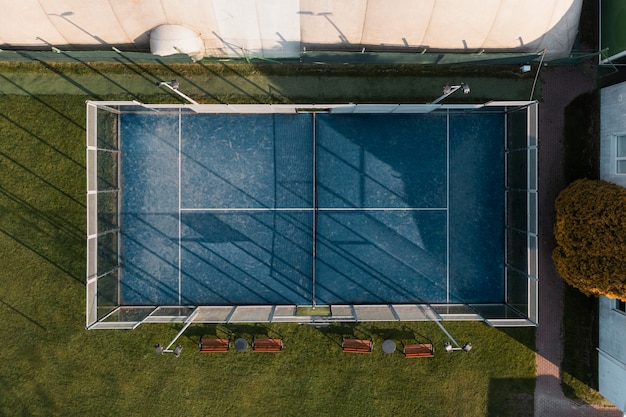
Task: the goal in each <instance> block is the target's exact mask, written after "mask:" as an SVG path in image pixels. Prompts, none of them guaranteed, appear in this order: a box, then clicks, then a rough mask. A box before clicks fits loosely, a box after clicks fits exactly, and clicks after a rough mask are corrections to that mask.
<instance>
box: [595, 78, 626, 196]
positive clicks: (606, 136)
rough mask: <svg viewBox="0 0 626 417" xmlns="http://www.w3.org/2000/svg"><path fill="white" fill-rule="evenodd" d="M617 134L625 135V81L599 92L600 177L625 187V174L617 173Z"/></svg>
mask: <svg viewBox="0 0 626 417" xmlns="http://www.w3.org/2000/svg"><path fill="white" fill-rule="evenodd" d="M618 135H626V83H620V84H616V85H613V86H611V87H606V88H603V89H602V91H601V93H600V178H602V179H603V180H606V181H609V182H613V183H615V184H619V185H621V186H623V187H626V175H624V174H617V165H616V159H615V158H616V155H617V139H616V138H617V136H618Z"/></svg>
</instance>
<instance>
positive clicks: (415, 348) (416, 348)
mask: <svg viewBox="0 0 626 417" xmlns="http://www.w3.org/2000/svg"><path fill="white" fill-rule="evenodd" d="M402 351H403V353H404V357H405V358H432V357H433V356H435V351H434V349H433V345H432V343H418V344H415V345H405V346H404V349H403V350H402Z"/></svg>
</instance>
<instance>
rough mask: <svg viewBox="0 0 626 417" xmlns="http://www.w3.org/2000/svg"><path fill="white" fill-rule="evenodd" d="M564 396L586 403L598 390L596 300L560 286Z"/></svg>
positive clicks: (568, 287)
mask: <svg viewBox="0 0 626 417" xmlns="http://www.w3.org/2000/svg"><path fill="white" fill-rule="evenodd" d="M563 297H564V298H563V310H564V311H563V333H564V337H563V360H562V363H561V369H562V372H563V381H562V388H563V393H564V394H565V395H566V396H567V397H570V398H580V399H582V400H585V401H590V400H592V399H593V397H594V396H595V395H594V392H593V391H597V390H598V355H597V353H596V346H598V300H597V299H596V298H593V297H587V296H585V295H584V294H583V293H581V292H580V291H578V290H577V289H575V288H572V287H571V286H569V285H567V284H565V285H564V286H563Z"/></svg>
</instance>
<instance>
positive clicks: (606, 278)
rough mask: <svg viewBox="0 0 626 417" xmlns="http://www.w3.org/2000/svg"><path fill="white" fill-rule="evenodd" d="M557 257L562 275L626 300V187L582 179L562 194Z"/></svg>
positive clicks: (589, 291) (596, 292)
mask: <svg viewBox="0 0 626 417" xmlns="http://www.w3.org/2000/svg"><path fill="white" fill-rule="evenodd" d="M554 235H555V238H556V242H557V246H556V248H555V249H554V251H553V252H552V259H553V261H554V264H555V266H556V269H557V271H558V273H559V275H560V276H561V277H562V278H563V280H565V282H567V283H568V284H570V285H571V286H573V287H575V288H577V289H578V290H580V291H581V292H582V293H584V294H586V295H596V296H597V295H605V296H607V297H611V298H619V299H621V300H624V301H626V189H625V188H623V187H620V186H618V185H615V184H611V183H608V182H606V181H594V180H588V179H581V180H577V181H575V182H573V183H572V184H570V185H569V186H568V187H567V188H565V189H564V190H563V191H562V192H561V194H559V196H558V198H557V199H556V223H555V226H554Z"/></svg>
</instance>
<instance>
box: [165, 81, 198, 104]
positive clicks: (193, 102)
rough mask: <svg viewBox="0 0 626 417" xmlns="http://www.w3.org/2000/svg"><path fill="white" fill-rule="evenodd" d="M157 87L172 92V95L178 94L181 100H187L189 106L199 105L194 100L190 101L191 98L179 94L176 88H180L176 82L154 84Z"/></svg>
mask: <svg viewBox="0 0 626 417" xmlns="http://www.w3.org/2000/svg"><path fill="white" fill-rule="evenodd" d="M156 85H157V87H166V88H169V89H170V90H172V91H173V92H174V93H176V94H178V95H179V96H181V97H182V98H184V99H185V100H187V101H188V102H190V103H191V104H195V105H198V104H199V103H198V102H197V101H195V100H194V99H192V98H191V97H189V96H188V95H187V94H185V93H183V92H181V91H180V90H179V89H178V88H179V87H180V83H179V82H178V80H172V81H157V83H156Z"/></svg>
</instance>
